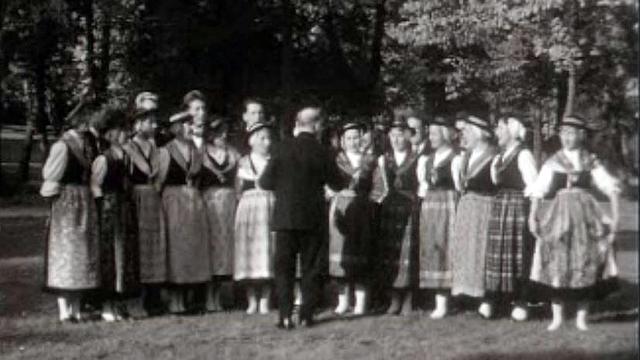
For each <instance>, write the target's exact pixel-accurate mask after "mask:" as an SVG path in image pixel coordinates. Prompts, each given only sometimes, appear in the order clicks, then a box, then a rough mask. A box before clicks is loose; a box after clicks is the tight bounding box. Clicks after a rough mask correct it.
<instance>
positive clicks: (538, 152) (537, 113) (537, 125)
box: [532, 106, 543, 169]
mask: <svg viewBox="0 0 640 360" xmlns="http://www.w3.org/2000/svg"><path fill="white" fill-rule="evenodd" d="M541 108H542V107H541V106H537V107H536V108H535V109H534V110H533V124H532V127H533V129H532V130H533V131H532V132H533V157H534V158H535V160H536V164H537V165H538V169H539V168H540V165H542V120H543V119H542V111H541Z"/></svg>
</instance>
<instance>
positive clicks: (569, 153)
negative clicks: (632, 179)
mask: <svg viewBox="0 0 640 360" xmlns="http://www.w3.org/2000/svg"><path fill="white" fill-rule="evenodd" d="M561 151H563V152H564V154H565V155H566V157H567V159H568V160H569V162H571V165H572V166H573V168H574V169H575V170H577V171H580V170H582V169H583V166H582V161H581V160H582V159H581V158H580V150H561ZM556 172H558V173H566V169H565V168H564V167H563V166H562V165H561V164H559V163H558V162H557V161H555V160H554V159H553V158H550V159H548V160H547V161H546V162H545V163H544V165H543V166H542V169H540V174H539V175H538V178H537V179H536V181H535V182H534V183H533V185H532V186H531V190H530V196H531V197H533V198H543V197H544V196H545V195H546V194H548V193H549V191H551V186H552V182H553V174H554V173H556ZM590 174H591V179H592V181H593V183H594V184H595V185H596V187H597V188H598V189H599V190H600V191H602V192H603V193H604V194H606V195H607V196H612V195H614V194H617V193H619V192H620V191H621V188H620V183H619V181H618V179H616V178H615V177H614V176H613V175H611V174H610V173H609V172H608V171H607V170H606V169H605V168H604V166H602V164H601V163H600V162H599V161H597V160H596V161H595V164H594V166H593V168H592V169H591V171H590Z"/></svg>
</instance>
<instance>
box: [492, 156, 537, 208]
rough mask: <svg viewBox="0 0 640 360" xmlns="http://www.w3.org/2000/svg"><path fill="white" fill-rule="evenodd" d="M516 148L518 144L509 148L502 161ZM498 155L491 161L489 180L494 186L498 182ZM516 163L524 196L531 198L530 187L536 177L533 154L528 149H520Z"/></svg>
mask: <svg viewBox="0 0 640 360" xmlns="http://www.w3.org/2000/svg"><path fill="white" fill-rule="evenodd" d="M517 147H518V144H515V145H512V146H510V147H509V148H508V149H507V151H505V153H504V155H503V156H502V158H503V159H505V158H508V157H509V156H510V155H511V154H512V153H513V152H514V151H515V150H516V148H517ZM498 160H500V155H496V156H495V157H494V158H493V160H492V161H491V180H492V181H493V183H494V184H496V183H497V182H498V181H497V180H498V174H497V166H498ZM516 161H517V162H518V170H520V174H521V175H522V180H523V181H524V184H525V190H524V196H527V197H528V196H531V187H532V186H533V184H534V183H535V181H536V179H537V177H538V169H537V168H536V160H535V159H534V157H533V153H531V151H530V150H529V149H522V150H521V151H520V153H519V154H518V158H517V159H516Z"/></svg>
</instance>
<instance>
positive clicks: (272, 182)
mask: <svg viewBox="0 0 640 360" xmlns="http://www.w3.org/2000/svg"><path fill="white" fill-rule="evenodd" d="M258 184H259V185H260V187H262V188H263V189H266V190H272V191H273V192H274V194H275V199H276V201H275V206H274V213H273V220H272V222H271V228H272V230H274V231H280V230H312V229H316V228H318V227H319V226H321V225H322V224H323V222H324V217H326V214H325V200H324V185H325V184H327V185H329V187H331V188H332V189H333V190H340V189H342V187H343V185H344V184H342V179H341V177H340V173H339V171H338V167H337V165H336V162H335V161H334V159H333V157H332V156H331V153H330V152H329V151H328V149H326V148H325V147H323V146H322V145H321V144H320V143H319V142H318V141H317V140H316V139H315V137H314V136H313V135H312V134H310V133H300V134H299V135H298V137H295V138H288V139H284V140H282V141H281V142H280V143H279V144H277V145H276V146H275V148H274V151H273V153H272V157H271V160H270V161H269V163H268V164H267V166H266V168H265V169H264V171H263V173H262V175H261V176H260V178H259V179H258Z"/></svg>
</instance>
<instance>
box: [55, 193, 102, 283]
mask: <svg viewBox="0 0 640 360" xmlns="http://www.w3.org/2000/svg"><path fill="white" fill-rule="evenodd" d="M45 262H46V264H45V271H46V274H45V287H46V289H47V290H51V291H76V290H93V289H97V288H99V287H100V285H101V277H100V246H99V237H98V219H97V212H96V208H95V203H94V201H93V196H92V195H91V191H90V190H89V187H88V186H84V185H65V186H64V187H63V188H62V190H61V192H60V195H59V196H58V197H56V198H55V199H54V200H53V202H52V204H51V213H50V215H49V224H48V233H47V244H46V250H45Z"/></svg>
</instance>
